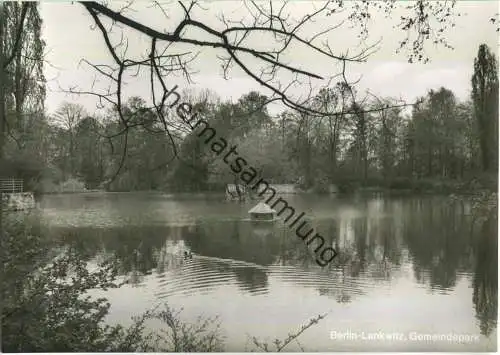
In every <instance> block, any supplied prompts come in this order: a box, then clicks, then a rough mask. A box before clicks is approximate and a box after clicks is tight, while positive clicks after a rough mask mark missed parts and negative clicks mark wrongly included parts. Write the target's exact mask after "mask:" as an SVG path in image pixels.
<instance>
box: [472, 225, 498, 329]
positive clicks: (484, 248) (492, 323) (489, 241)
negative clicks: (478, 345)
mask: <svg viewBox="0 0 500 355" xmlns="http://www.w3.org/2000/svg"><path fill="white" fill-rule="evenodd" d="M497 224H498V219H497V218H496V216H494V217H492V218H489V219H488V220H486V221H484V222H483V223H482V225H481V226H480V230H479V233H480V235H479V236H477V239H476V241H475V245H474V248H475V252H476V260H475V270H474V278H473V281H472V284H473V288H474V292H473V298H472V300H473V302H474V306H475V309H476V317H477V318H478V320H479V324H480V325H479V326H480V329H481V333H482V334H484V335H489V334H490V333H491V332H492V330H493V329H494V328H496V326H497V317H498V234H497Z"/></svg>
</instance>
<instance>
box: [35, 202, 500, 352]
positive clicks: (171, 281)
mask: <svg viewBox="0 0 500 355" xmlns="http://www.w3.org/2000/svg"><path fill="white" fill-rule="evenodd" d="M288 201H289V202H290V204H292V205H293V206H294V207H295V208H296V210H297V211H298V212H299V211H304V212H305V213H306V214H307V215H308V216H309V217H311V218H312V220H313V225H314V226H315V229H316V231H317V232H319V233H320V234H321V235H323V236H324V237H325V239H327V241H328V242H329V243H332V245H333V246H334V247H335V248H336V249H337V250H339V252H340V255H339V256H338V257H337V258H336V259H335V260H334V261H333V262H332V263H331V265H329V266H327V267H325V268H321V267H319V266H318V265H316V263H315V261H314V257H313V255H311V254H309V252H308V251H307V250H306V248H305V245H304V243H303V241H302V240H300V239H298V238H297V237H296V236H295V234H294V231H291V230H289V229H288V227H287V226H286V225H284V224H283V223H281V222H278V223H276V224H274V225H270V226H260V227H256V226H254V225H252V224H251V223H250V222H249V221H248V220H247V219H248V214H247V211H248V210H249V209H250V208H251V207H252V206H253V204H255V203H248V204H239V203H235V202H225V201H223V197H222V196H219V195H211V196H208V195H161V194H138V193H130V194H129V193H125V194H123V193H116V194H113V193H107V194H76V195H54V196H45V197H44V198H43V200H42V201H41V208H42V219H43V222H44V224H45V225H46V226H47V227H48V229H49V233H51V235H53V236H54V238H59V239H60V240H61V241H62V243H64V244H67V245H72V246H76V247H78V248H79V249H80V250H81V251H82V252H83V253H85V255H87V257H88V258H89V260H90V262H91V263H97V262H98V261H99V260H102V259H103V258H104V257H106V256H114V257H115V258H116V259H117V260H118V261H119V263H120V265H121V269H122V277H123V278H126V279H127V280H129V284H128V285H125V286H123V287H122V288H120V289H117V290H116V289H115V290H111V291H108V292H106V293H104V294H101V295H104V296H106V297H108V298H109V299H110V301H111V304H112V308H111V314H110V322H120V323H125V324H126V323H128V322H129V321H130V317H131V316H134V315H138V314H140V313H142V312H143V311H145V310H148V309H150V308H151V307H153V306H156V305H157V304H158V303H162V302H168V304H169V305H170V306H172V307H173V308H176V309H178V308H183V309H184V310H183V312H182V313H181V315H182V318H183V320H185V321H195V320H196V318H197V317H198V316H209V317H212V316H218V317H219V319H220V321H221V325H222V330H223V334H224V336H225V337H226V340H225V342H226V350H228V351H245V350H251V349H253V347H252V344H251V340H250V337H251V336H256V337H258V338H261V339H267V340H273V339H275V338H280V339H284V338H286V336H287V334H288V333H289V332H291V331H294V330H295V329H297V328H298V327H299V326H300V325H301V324H303V323H305V322H307V320H308V319H310V318H311V317H314V316H317V315H319V314H324V313H328V315H327V317H326V318H325V319H324V320H322V321H321V322H320V323H319V324H317V325H315V326H313V327H312V328H310V329H309V330H308V331H307V332H306V333H304V334H303V335H302V336H301V337H300V338H299V341H300V345H299V344H297V343H294V344H291V345H290V346H289V347H288V348H287V350H289V351H294V350H300V347H302V348H304V349H306V350H308V351H341V350H351V351H356V350H358V351H363V350H366V351H375V350H387V351H390V350H398V351H405V350H406V351H412V350H415V351H426V350H435V351H496V338H497V329H496V319H497V289H498V284H497V235H496V225H495V226H493V225H489V226H488V225H486V226H484V227H483V228H482V229H478V231H477V232H474V233H472V232H471V221H470V216H469V213H470V207H469V206H468V205H467V204H464V203H454V204H452V203H450V201H449V200H448V199H447V198H445V197H424V198H423V197H418V198H416V197H390V198H388V197H386V198H381V197H363V198H361V197H358V198H354V197H349V198H347V197H346V198H342V197H337V198H334V197H318V196H293V197H289V198H288ZM298 212H297V213H298ZM495 223H496V222H495ZM185 250H189V251H191V252H192V253H193V255H194V256H193V259H191V260H184V258H183V253H184V251H185ZM331 332H336V334H338V333H349V334H351V335H349V336H346V337H344V338H343V339H338V337H337V339H331ZM362 332H364V334H365V335H364V337H365V338H366V337H367V336H368V333H375V332H384V333H385V334H389V333H393V332H398V333H403V334H404V335H405V336H406V337H407V339H406V340H392V341H391V340H371V341H370V340H363V339H358V340H355V339H353V335H352V334H358V336H359V337H361V336H362ZM412 332H414V333H417V334H420V335H422V334H449V333H452V334H457V335H459V334H468V335H478V336H479V340H477V341H472V342H468V343H462V344H460V343H458V342H449V341H446V340H436V341H426V340H414V339H413V338H412V339H408V338H410V336H411V337H413V335H414V333H412Z"/></svg>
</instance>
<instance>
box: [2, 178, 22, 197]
mask: <svg viewBox="0 0 500 355" xmlns="http://www.w3.org/2000/svg"><path fill="white" fill-rule="evenodd" d="M23 185H24V184H23V180H22V179H13V178H12V179H0V193H1V192H3V193H18V192H24V190H23Z"/></svg>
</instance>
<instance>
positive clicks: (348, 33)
mask: <svg viewBox="0 0 500 355" xmlns="http://www.w3.org/2000/svg"><path fill="white" fill-rule="evenodd" d="M266 3H267V2H266ZM169 4H170V5H168V6H167V8H168V12H169V13H168V15H169V19H166V18H165V17H164V16H163V14H162V13H161V12H160V11H159V10H155V9H151V8H149V9H148V8H147V6H148V5H149V2H138V3H137V4H135V5H134V7H133V8H134V9H137V11H135V12H129V13H128V15H129V16H131V17H133V18H134V19H137V20H139V21H141V22H143V23H145V24H147V25H148V26H152V27H154V28H157V29H159V30H167V31H172V30H173V28H175V25H176V24H177V23H178V22H179V20H180V19H181V16H182V12H180V7H179V5H178V4H177V2H170V3H169ZM263 4H265V3H263ZM273 4H277V5H275V8H277V7H278V4H279V2H278V1H276V2H275V1H273ZM498 4H499V3H498V2H496V1H474V2H469V1H459V2H458V5H457V10H458V11H459V12H461V13H463V14H464V15H463V16H461V17H459V18H458V19H457V21H456V27H455V28H454V29H451V30H449V32H448V33H447V39H448V42H449V43H450V44H451V45H452V46H453V47H454V48H455V49H454V50H448V49H445V48H443V47H438V48H433V47H430V48H429V49H428V51H427V53H428V55H429V56H430V58H431V62H430V63H428V64H409V63H407V61H406V56H405V54H396V53H395V49H396V48H397V46H398V42H399V41H400V40H401V39H402V38H403V37H404V33H403V32H402V31H397V30H394V29H393V28H392V26H393V25H394V24H396V22H395V21H392V20H388V19H385V18H383V17H382V16H375V17H374V18H373V19H372V23H371V25H370V28H369V29H370V30H369V33H370V36H369V38H368V42H369V43H370V41H371V43H373V42H375V41H377V40H379V39H382V42H381V45H380V49H379V51H378V52H376V53H375V54H373V55H372V56H370V57H369V58H368V61H367V62H366V63H362V64H356V65H353V66H350V67H348V73H349V74H350V78H353V79H356V78H358V77H359V75H362V78H361V81H360V83H359V84H358V85H359V86H358V87H359V88H360V89H361V90H364V89H367V88H368V89H369V90H370V91H371V92H373V93H376V94H377V95H381V96H397V97H402V98H404V99H406V100H414V99H415V98H416V97H417V96H422V95H425V93H426V92H427V90H429V89H433V88H439V87H440V86H444V87H447V88H449V89H451V90H453V91H454V92H455V94H456V95H457V96H458V97H459V98H461V99H466V98H467V97H468V96H469V92H470V78H471V75H472V68H473V60H474V57H475V56H476V53H477V49H478V47H479V45H480V44H481V43H486V44H488V45H489V46H490V48H492V49H493V50H494V51H495V52H498V33H497V32H496V31H495V29H496V27H495V26H494V25H492V24H491V23H490V22H489V19H490V18H491V17H493V16H494V14H495V13H497V12H498ZM113 5H114V7H115V8H116V7H117V5H116V3H115V2H113ZM320 5H321V3H320V2H314V3H313V4H312V3H311V2H307V1H301V2H293V3H292V4H291V6H290V7H289V12H290V14H291V15H292V16H294V17H302V16H303V15H305V14H306V13H308V12H310V11H311V9H312V8H313V6H316V7H318V6H320ZM203 7H204V8H205V10H202V9H198V10H197V11H195V12H194V13H193V16H192V17H193V18H194V19H196V20H200V21H203V22H204V23H206V24H208V25H210V26H213V27H215V28H222V27H221V25H220V21H219V20H218V17H217V16H219V15H220V14H221V13H224V17H226V18H234V19H239V18H241V16H244V15H245V14H246V12H247V10H246V9H245V8H244V7H243V6H242V2H241V1H218V2H213V3H204V5H203ZM41 14H42V18H43V21H44V29H43V36H44V39H45V41H46V43H47V51H48V55H47V60H48V62H50V63H51V65H52V66H49V65H46V67H45V75H46V78H47V80H48V93H47V102H46V108H47V110H48V111H49V112H50V113H52V112H54V111H55V110H56V109H57V108H58V106H59V105H60V103H61V102H62V101H64V100H67V101H74V102H79V103H81V104H83V105H84V106H85V107H86V108H87V109H88V110H89V111H90V112H94V110H95V104H96V101H95V99H94V98H92V97H88V96H86V97H83V96H80V97H74V96H68V95H67V94H65V93H61V92H58V91H59V90H60V87H62V88H63V89H67V88H68V87H70V86H78V87H79V88H80V89H81V90H90V88H91V86H92V83H93V81H94V72H93V71H92V69H89V67H86V66H84V65H80V66H79V63H80V60H81V59H82V58H86V59H88V60H89V61H91V62H93V63H96V64H111V63H112V60H111V57H110V55H109V54H108V53H107V50H106V48H105V46H104V41H103V38H102V36H101V34H100V32H98V31H97V30H92V29H91V27H92V24H93V22H92V18H91V17H90V15H89V14H88V13H87V12H86V10H85V8H84V7H83V6H82V5H80V4H78V3H74V4H71V3H69V2H68V3H49V2H44V3H43V4H42V5H41ZM398 15H399V13H398V12H394V15H393V17H392V18H397V16H398ZM326 21H329V22H325V21H317V22H316V23H315V24H311V25H310V26H309V27H308V28H307V29H306V30H307V31H305V32H304V36H305V37H307V35H308V34H312V33H314V32H320V31H322V30H323V29H325V28H326V27H325V26H328V24H329V25H330V26H331V24H332V21H336V18H332V17H329V18H326ZM334 23H336V22H334ZM357 33H358V32H353V30H350V29H349V28H347V27H345V28H340V29H336V30H334V31H333V32H332V33H330V34H329V36H328V37H324V38H323V39H326V38H328V40H329V43H330V45H331V47H332V48H334V49H335V50H337V49H338V52H339V54H340V53H342V52H345V51H346V50H347V49H349V53H352V51H354V50H355V46H356V43H357V42H355V35H356V34H357ZM125 35H126V37H128V39H129V53H132V54H133V55H140V54H144V53H146V50H147V48H148V46H149V44H148V42H147V41H146V40H145V37H140V36H138V35H136V32H132V31H127V32H125ZM188 35H190V36H192V37H195V38H197V39H205V38H209V37H206V36H205V35H204V34H199V33H191V32H188ZM263 41H264V39H260V38H257V39H253V42H252V43H255V44H256V45H257V46H259V45H262V42H263ZM176 48H178V51H181V50H182V51H186V50H194V51H198V50H199V48H193V47H187V46H182V47H180V46H179V47H176ZM217 54H223V53H221V52H217V51H215V50H212V49H203V50H202V52H201V53H200V54H199V56H198V57H197V60H196V62H195V63H194V65H192V68H193V69H194V70H196V71H197V74H196V75H194V76H193V80H194V81H195V84H189V83H187V82H186V81H185V80H184V79H183V78H181V77H179V78H169V79H168V83H169V84H171V86H174V85H175V84H177V85H178V86H179V87H180V88H181V90H182V89H184V88H185V89H187V88H189V89H195V90H198V89H202V88H208V89H210V90H212V91H214V92H216V93H217V94H218V95H220V96H221V97H222V98H223V99H233V100H236V99H237V98H239V97H240V96H241V95H242V94H245V93H247V92H248V91H250V90H259V91H262V92H263V93H265V94H268V92H267V91H265V89H264V88H262V87H261V86H260V85H259V84H258V83H256V82H255V81H253V80H252V79H251V78H249V77H247V76H245V74H244V73H243V72H242V71H240V70H234V71H233V72H232V75H231V79H230V80H224V79H223V78H222V76H221V69H220V68H221V63H220V61H219V60H218V59H217V57H216V55H217ZM286 61H287V63H289V64H293V63H296V64H297V65H299V66H300V67H301V68H303V69H307V70H310V71H313V72H315V73H317V74H320V75H327V74H328V73H330V71H329V70H328V69H327V68H334V66H333V65H332V63H333V62H332V61H331V59H327V58H324V57H318V56H313V55H312V54H311V53H310V51H309V50H304V49H303V48H297V49H295V50H294V51H293V52H291V53H290V54H289V55H288V57H286ZM332 73H333V71H332ZM282 78H283V83H284V84H286V79H288V78H287V77H286V76H283V77H282ZM147 79H148V78H147V77H143V78H142V79H141V78H136V79H132V78H129V80H127V83H128V86H127V92H126V96H130V95H139V96H142V97H144V98H149V96H150V95H149V84H148V80H147ZM321 84H324V82H319V81H318V82H316V83H315V85H319V86H321ZM319 86H318V87H319ZM95 87H99V83H98V84H97V85H96V86H95ZM101 87H102V86H101ZM301 90H302V91H303V92H301ZM293 93H294V94H296V95H301V94H305V90H304V88H302V89H301V88H300V87H299V88H296V89H295V90H294V91H293Z"/></svg>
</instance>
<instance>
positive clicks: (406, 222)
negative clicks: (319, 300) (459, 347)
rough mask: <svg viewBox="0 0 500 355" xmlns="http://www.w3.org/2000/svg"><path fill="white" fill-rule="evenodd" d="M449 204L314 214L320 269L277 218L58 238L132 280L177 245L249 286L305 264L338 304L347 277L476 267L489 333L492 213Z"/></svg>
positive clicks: (263, 285) (77, 231)
mask: <svg viewBox="0 0 500 355" xmlns="http://www.w3.org/2000/svg"><path fill="white" fill-rule="evenodd" d="M445 202H446V201H443V199H434V198H421V199H415V198H414V199H406V200H404V201H402V202H399V201H397V200H391V201H387V202H382V203H379V206H378V207H377V208H378V210H377V211H376V213H375V212H373V211H372V210H371V209H370V208H371V207H370V206H369V205H368V204H367V203H366V202H365V203H364V204H363V202H361V204H358V205H357V207H358V210H359V211H361V213H358V214H357V215H355V216H351V217H345V216H342V215H340V216H339V215H335V216H334V217H333V218H329V219H326V218H325V219H320V220H318V219H316V220H313V221H312V223H313V225H314V228H315V230H316V231H317V232H318V233H320V234H321V235H322V236H323V237H324V238H325V246H326V245H332V246H333V247H334V248H335V249H336V250H338V251H339V253H340V254H339V256H338V257H337V258H336V259H334V261H333V262H332V263H331V264H330V265H328V266H327V267H325V268H321V267H319V266H318V265H317V264H316V262H315V256H314V253H312V252H311V251H310V250H308V248H307V247H306V246H305V244H304V242H303V241H302V240H301V239H299V238H297V236H296V235H295V234H294V231H293V230H292V229H289V228H288V226H286V225H283V224H282V223H277V224H274V225H268V226H265V225H262V226H256V225H254V224H252V223H250V222H248V221H229V222H227V221H226V222H223V221H216V222H214V221H211V222H204V223H197V224H192V225H186V226H147V225H141V226H136V227H134V226H124V227H120V228H117V227H110V228H67V229H61V228H60V229H58V230H57V234H59V236H61V238H56V239H60V240H62V241H63V243H66V244H70V245H71V246H73V247H74V248H76V249H78V250H79V251H80V252H81V254H83V255H86V256H87V257H88V258H93V257H96V255H102V254H106V255H112V256H113V257H114V258H115V260H116V261H117V262H118V264H119V265H120V268H121V271H122V273H124V274H126V273H128V274H131V276H133V277H135V280H132V281H133V282H140V280H141V277H142V276H141V275H145V274H148V273H151V272H152V270H156V272H157V273H159V274H162V273H164V272H165V271H167V270H174V269H176V268H179V267H181V266H182V264H183V262H184V261H183V251H184V250H187V249H189V250H191V251H192V252H193V253H195V254H198V255H201V256H204V257H208V258H207V259H206V260H205V261H204V262H203V265H202V267H204V268H210V269H211V270H212V271H215V272H217V271H218V270H219V271H220V272H225V273H228V272H230V273H232V274H234V275H235V278H236V279H237V281H238V282H237V283H238V285H240V287H241V288H242V290H244V291H245V292H254V291H255V292H256V291H259V290H260V291H262V290H266V289H267V287H268V275H269V272H270V271H269V270H271V269H272V267H273V266H278V265H281V266H284V267H292V269H297V270H301V271H307V273H310V275H312V276H311V278H314V275H316V276H318V275H319V276H321V277H323V276H325V277H326V278H329V279H330V280H335V282H336V283H337V285H338V286H339V287H337V288H335V289H334V288H331V287H328V286H327V287H325V283H324V281H322V280H323V279H322V278H321V277H316V278H315V279H314V280H310V281H309V284H314V285H316V283H317V285H316V286H315V287H316V289H317V290H319V292H320V293H321V294H325V295H328V296H331V297H332V298H334V299H336V300H337V301H338V302H349V301H350V300H351V299H352V296H353V294H352V292H353V291H352V289H351V287H350V286H349V283H350V282H352V280H353V279H358V280H360V282H361V281H362V282H371V283H373V282H384V283H388V282H391V280H392V278H393V276H394V274H395V273H397V272H398V271H399V269H400V267H401V265H402V264H403V263H408V262H411V264H412V266H413V272H414V275H415V278H416V279H417V282H420V283H423V284H426V285H428V286H429V287H430V288H431V289H438V290H449V289H453V288H454V287H455V285H456V284H457V281H458V279H459V278H460V276H459V275H461V274H472V275H473V289H474V291H473V292H474V293H473V301H474V305H475V308H476V315H477V318H478V319H479V321H480V323H481V332H482V333H483V334H489V333H490V332H491V329H493V328H494V327H495V326H496V313H497V297H496V295H497V292H498V284H497V234H496V219H495V221H492V220H491V219H490V220H488V221H487V222H484V224H483V225H482V227H481V228H478V229H473V228H471V219H470V218H469V217H468V216H467V214H466V206H465V205H464V204H463V203H460V202H459V203H457V204H452V205H450V204H449V203H445ZM51 232H52V233H53V232H54V231H53V230H52V231H51ZM176 246H177V248H176ZM407 254H408V256H406V255H407ZM221 260H230V261H235V263H227V262H221ZM238 262H244V263H247V264H242V263H240V264H238ZM287 272H288V271H287ZM316 280H317V281H316ZM297 282H300V280H298V281H297ZM332 282H333V281H332ZM344 286H345V287H344ZM260 291H259V292H260Z"/></svg>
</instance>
